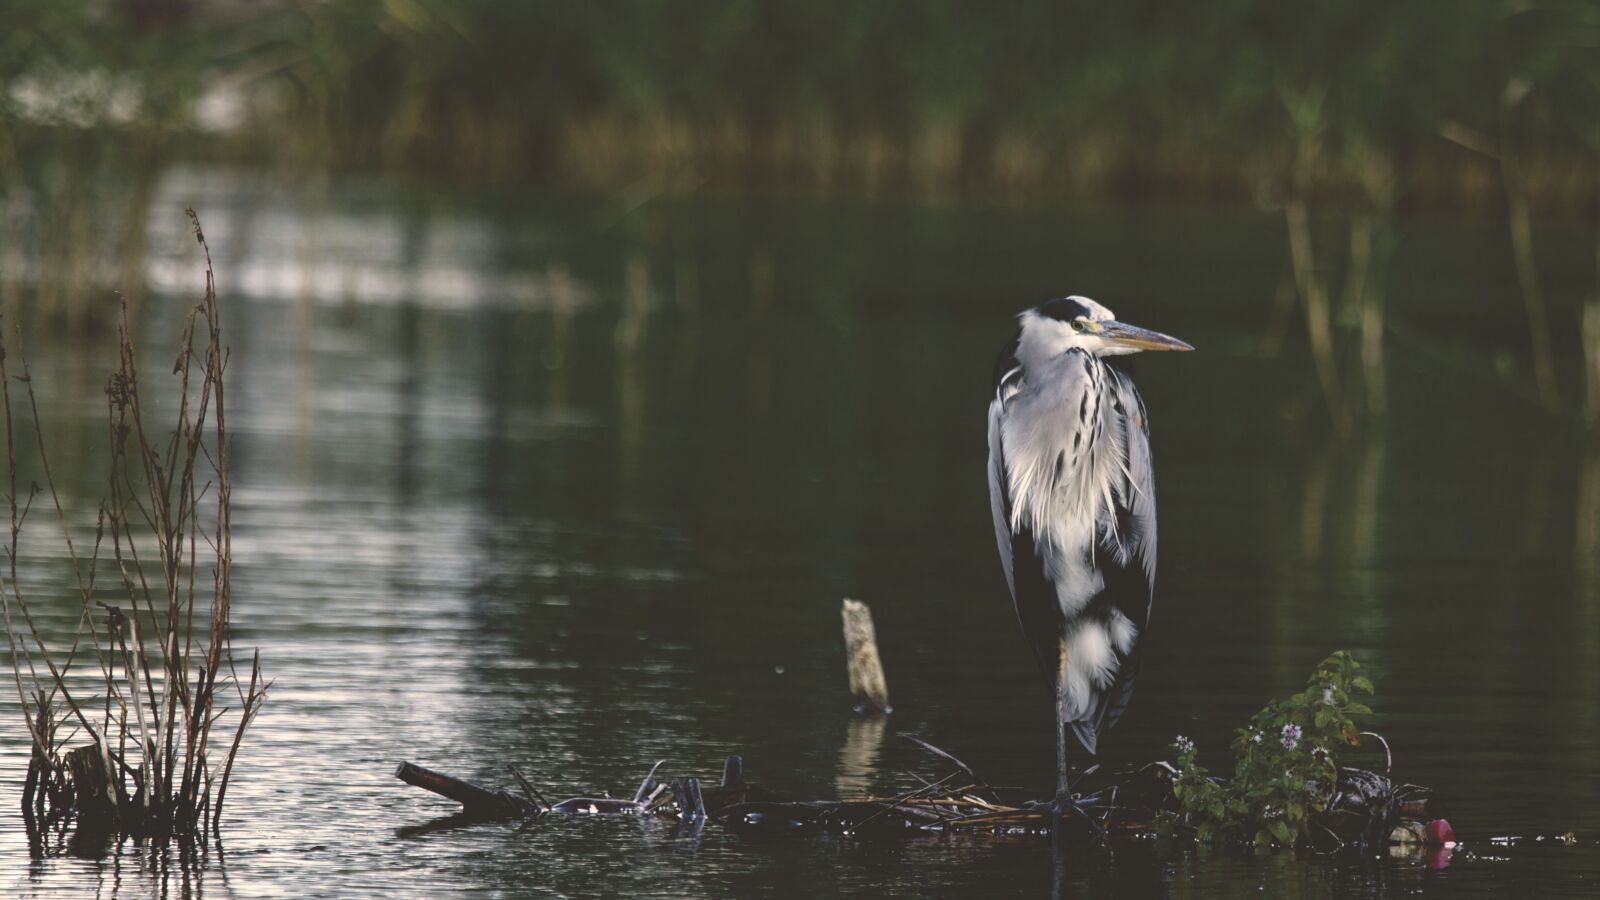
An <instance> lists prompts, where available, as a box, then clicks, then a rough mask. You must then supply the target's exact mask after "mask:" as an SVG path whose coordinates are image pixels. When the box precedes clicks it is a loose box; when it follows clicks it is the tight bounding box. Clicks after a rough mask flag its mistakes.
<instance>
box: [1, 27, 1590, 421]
mask: <svg viewBox="0 0 1600 900" xmlns="http://www.w3.org/2000/svg"><path fill="white" fill-rule="evenodd" d="M0 21H4V22H5V23H6V25H7V28H6V31H5V33H4V34H3V35H0V85H3V86H0V303H4V302H5V301H6V299H7V297H6V295H7V292H8V291H14V288H13V287H12V286H13V285H14V283H15V282H17V281H18V280H19V279H18V277H17V273H18V270H19V269H20V268H22V263H21V262H19V261H32V263H33V264H36V265H37V266H38V267H39V270H40V271H45V272H49V273H51V274H50V275H49V277H47V278H37V277H35V278H31V279H30V278H27V277H23V278H22V279H21V281H23V282H26V283H28V284H31V285H34V286H35V288H34V289H36V290H37V292H38V294H39V296H40V298H41V299H42V300H43V302H42V303H39V304H35V305H36V306H41V307H43V308H46V309H49V308H51V307H52V306H54V305H56V304H58V303H59V304H69V303H70V298H72V297H78V296H83V295H84V294H86V293H87V292H88V291H89V289H91V288H93V287H96V286H99V285H104V284H117V285H124V286H127V287H128V288H129V289H130V290H133V291H137V290H138V289H139V288H138V285H139V278H138V266H139V265H140V262H141V254H142V252H143V247H144V244H145V226H146V223H147V221H148V218H149V216H148V205H149V202H150V196H151V194H152V191H153V189H154V188H153V186H154V185H155V184H156V182H157V180H158V178H159V176H160V174H161V173H162V172H163V171H165V170H167V169H168V168H169V167H171V166H172V165H174V164H178V163H188V162H198V163H217V162H222V163H247V164H253V165H258V166H265V167H269V168H271V167H278V168H281V169H283V170H284V171H286V172H287V173H288V174H289V175H290V176H291V177H292V178H294V179H296V180H302V181H303V180H306V179H308V178H310V179H312V180H315V178H316V177H317V176H321V175H324V174H327V173H332V172H337V171H343V170H356V171H374V170H379V171H387V172H391V173H405V174H408V175H418V176H423V177H434V178H439V179H442V180H447V181H450V182H452V183H461V182H472V183H483V184H493V185H512V184H514V185H527V186H532V187H535V188H554V189H558V190H582V191H588V190H599V191H610V190H616V189H634V188H637V187H640V186H645V187H647V188H649V190H650V191H651V192H657V191H667V192H682V193H687V192H697V191H715V192H721V193H726V194H749V193H755V194H786V195H793V194H808V195H810V194H828V195H840V196H867V197H909V198H915V199H918V200H927V199H932V200H952V199H953V200H965V201H977V202H982V203H989V202H999V203H1006V204H1030V205H1039V204H1049V203H1058V202H1082V201H1084V200H1086V199H1087V200H1096V201H1101V200H1105V201H1112V202H1120V201H1126V200H1138V199H1141V198H1148V197H1162V198H1187V199H1191V200H1199V201H1203V202H1206V203H1210V204H1217V203H1223V204H1239V205H1244V204H1255V205H1256V206H1258V207H1260V208H1262V209H1266V210H1271V211H1274V212H1280V213H1281V214H1282V216H1283V222H1284V227H1285V237H1286V251H1287V252H1286V261H1285V268H1284V276H1283V281H1282V283H1281V285H1280V287H1279V290H1278V300H1277V303H1276V308H1275V309H1274V311H1273V312H1272V313H1271V322H1270V324H1269V326H1268V329H1267V331H1268V339H1267V341H1266V347H1267V349H1268V350H1269V351H1275V350H1276V349H1277V348H1278V346H1279V345H1280V342H1281V340H1282V338H1283V337H1284V335H1285V333H1286V329H1287V328H1288V326H1289V324H1290V323H1291V322H1294V321H1299V322H1301V323H1303V325H1304V328H1305V335H1306V340H1307V343H1308V345H1309V348H1310V352H1311V355H1312V357H1313V358H1314V360H1315V361H1316V366H1317V379H1318V382H1319V386H1320V388H1321V394H1322V396H1323V398H1324V399H1325V400H1326V405H1327V407H1328V411H1329V413H1330V415H1331V418H1332V419H1333V421H1334V422H1335V424H1336V425H1338V426H1339V430H1340V431H1348V430H1350V429H1351V428H1353V427H1355V425H1357V424H1358V423H1359V422H1360V421H1361V420H1362V419H1364V418H1365V417H1366V416H1367V415H1368V414H1379V413H1382V412H1383V409H1384V404H1385V401H1384V394H1385V384H1384V374H1383V373H1384V365H1383V350H1384V343H1385V334H1386V326H1385V310H1386V303H1385V300H1384V293H1385V285H1386V281H1387V279H1386V269H1387V263H1388V261H1389V259H1390V257H1391V255H1392V254H1393V253H1394V252H1395V248H1396V246H1397V243H1398V239H1397V237H1396V234H1397V232H1396V229H1395V223H1396V221H1397V219H1398V218H1399V217H1400V216H1402V215H1404V214H1405V213H1406V212H1408V211H1410V210H1417V209H1425V210H1444V211H1461V210H1466V211H1470V212H1471V213H1472V214H1480V213H1482V214H1488V215H1492V216H1496V217H1500V216H1503V217H1504V218H1505V220H1506V221H1507V222H1508V224H1509V228H1508V231H1507V236H1508V247H1509V250H1510V256H1511V258H1512V260H1513V262H1514V264H1515V266H1516V269H1517V273H1518V282H1519V286H1520V288H1521V294H1522V301H1523V304H1524V308H1525V313H1526V322H1527V325H1528V329H1529V331H1528V334H1529V337H1528V344H1527V346H1528V347H1529V350H1530V358H1531V365H1530V367H1529V369H1528V371H1529V372H1530V374H1531V378H1530V379H1529V380H1530V381H1531V383H1532V384H1531V388H1532V392H1533V393H1535V394H1536V395H1537V397H1538V398H1539V402H1540V403H1541V404H1542V405H1543V406H1545V407H1546V408H1548V409H1550V410H1551V411H1571V410H1573V409H1574V408H1580V409H1581V411H1582V414H1583V416H1584V417H1585V418H1586V419H1588V420H1589V421H1592V422H1600V240H1597V247H1596V261H1597V263H1596V268H1597V271H1596V279H1597V280H1596V283H1595V284H1594V285H1593V286H1585V287H1582V288H1580V290H1581V291H1582V295H1581V299H1580V298H1579V296H1578V295H1577V294H1575V293H1574V292H1573V291H1572V290H1571V287H1572V286H1571V285H1562V286H1560V288H1561V289H1562V290H1564V291H1565V295H1566V296H1564V297H1557V298H1555V301H1554V303H1553V304H1552V303H1547V302H1546V299H1545V293H1546V289H1545V286H1544V285H1542V283H1541V276H1540V271H1539V267H1538V265H1536V254H1535V249H1536V248H1535V246H1534V236H1533V234H1534V233H1533V228H1532V223H1533V222H1534V221H1535V220H1537V219H1538V218H1540V217H1559V218H1566V219H1572V218H1583V219H1592V217H1593V216H1594V215H1595V212H1596V209H1597V206H1600V5H1597V4H1596V3H1594V2H1593V0H1418V2H1412V3H1404V4H1396V3H1390V2H1379V0H1337V2H1336V0H1320V2H1305V3H1279V2H1271V0H1215V2H1212V3H1207V4H1173V3H1167V2H1158V0H1127V2H1122V3H1088V2H1043V0H1035V2H1023V0H1012V2H1000V3H994V4H973V3H960V2H932V0H929V2H918V0H839V2H831V3H818V2H815V0H680V2H673V3H660V2H651V0H603V2H586V3H577V2H554V0H540V2H516V3H504V2H491V0H344V2H327V0H279V2H245V0H215V2H210V3H200V2H196V0H0ZM108 197H109V198H113V201H114V202H107V199H106V198H108ZM92 200H93V201H95V202H91V201H92ZM1596 234H1597V238H1600V230H1597V232H1596ZM8 253H9V255H7V254H8ZM108 260H110V261H109V262H108ZM1591 291H1592V293H1591ZM1552 293H1557V291H1552ZM63 298H67V299H63ZM1552 305H1553V306H1554V307H1555V308H1556V312H1554V313H1552V312H1551V311H1550V307H1551V306H1552ZM1580 305H1581V307H1582V309H1581V311H1580V313H1579V316H1578V319H1577V320H1568V319H1566V318H1565V317H1564V315H1563V313H1562V312H1561V310H1562V308H1563V307H1564V308H1565V309H1568V310H1570V309H1575V308H1578V307H1579V306H1580ZM1572 334H1579V335H1582V346H1583V348H1584V350H1585V354H1584V355H1585V359H1584V360H1583V362H1582V363H1581V364H1580V365H1581V370H1582V374H1581V376H1580V378H1579V379H1578V382H1579V384H1580V385H1581V387H1580V389H1579V390H1580V393H1581V395H1582V399H1581V401H1580V403H1579V404H1574V403H1572V402H1571V398H1572V396H1573V394H1572V392H1571V390H1570V389H1568V390H1567V391H1563V390H1562V388H1561V382H1563V381H1566V382H1568V383H1570V382H1571V381H1572V378H1571V376H1570V375H1564V374H1563V373H1562V372H1561V371H1560V369H1561V368H1562V367H1561V365H1560V364H1559V357H1561V356H1562V354H1563V349H1562V347H1561V346H1560V343H1561V342H1560V341H1559V340H1557V339H1556V338H1553V337H1552V335H1555V336H1557V337H1559V336H1561V335H1572ZM1567 343H1568V344H1569V345H1570V344H1571V343H1572V342H1570V341H1569V342H1567ZM1564 395H1565V396H1564Z"/></svg>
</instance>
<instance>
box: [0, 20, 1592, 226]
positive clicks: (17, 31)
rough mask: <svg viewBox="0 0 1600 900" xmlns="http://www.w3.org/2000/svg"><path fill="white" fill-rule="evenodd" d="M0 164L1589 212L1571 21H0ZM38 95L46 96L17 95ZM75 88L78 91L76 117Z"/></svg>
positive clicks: (1587, 85) (1585, 46)
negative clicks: (74, 159) (1335, 198)
mask: <svg viewBox="0 0 1600 900" xmlns="http://www.w3.org/2000/svg"><path fill="white" fill-rule="evenodd" d="M0 10H3V14H4V21H6V23H7V26H8V27H7V31H8V34H7V36H5V37H4V38H0V79H3V80H4V81H5V83H6V85H7V90H6V91H5V92H4V94H3V96H0V148H3V149H0V153H4V154H8V155H9V156H10V157H16V156H19V155H25V154H26V152H27V149H28V147H29V146H30V143H31V142H30V137H31V136H36V135H37V134H38V133H39V132H40V131H41V130H43V131H58V130H59V129H60V128H61V127H62V126H65V125H74V126H77V127H78V128H79V130H83V129H84V128H89V129H91V130H98V129H104V128H111V129H115V130H117V131H119V132H120V133H123V134H125V135H128V136H130V137H131V136H138V137H140V138H142V139H144V140H152V139H156V138H159V137H161V136H168V137H170V136H171V135H172V134H173V133H180V134H184V135H185V137H187V138H190V140H185V141H184V142H183V143H182V144H181V145H180V146H179V147H178V148H174V147H171V146H164V148H163V149H164V150H165V151H167V152H177V153H181V154H183V155H187V156H200V157H203V158H211V157H214V156H223V157H245V158H251V159H259V160H268V161H286V162H289V163H291V164H301V165H305V164H312V163H315V164H318V165H328V166H358V167H370V166H374V165H383V166H394V167H402V168H406V169H410V170H417V171H424V172H438V173H443V174H447V175H450V176H456V177H460V176H470V177H474V178H489V179H494V180H527V181H533V182H538V183H550V184H580V185H587V186H606V185H615V184H618V183H631V182H633V181H635V180H637V179H641V178H647V179H653V180H663V181H668V182H671V183H678V184H682V185H687V186H698V185H701V184H705V183H708V182H709V183H712V184H717V185H726V186H728V187H731V188H734V189H750V188H757V189H777V190H794V189H798V190H818V189H820V190H839V191H850V192H862V191H865V192H869V193H882V192H903V193H914V194H929V193H932V194H941V193H957V194H962V195H977V196H992V197H996V198H1000V199H1010V200H1038V199H1041V198H1045V199H1047V198H1050V197H1064V196H1078V195H1100V194H1114V195H1123V194H1148V193H1163V192H1165V193H1173V192H1176V193H1185V194H1201V195H1205V196H1218V195H1222V196H1235V197H1239V198H1241V199H1249V198H1250V197H1252V196H1254V195H1255V194H1257V193H1259V192H1261V191H1263V190H1265V191H1267V192H1269V193H1281V192H1285V191H1289V190H1292V189H1294V187H1295V182H1296V180H1299V182H1300V187H1304V188H1315V189H1316V190H1318V191H1323V192H1335V193H1337V194H1338V195H1340V196H1349V197H1351V198H1354V199H1356V200H1358V201H1359V200H1363V199H1364V198H1366V197H1367V195H1369V194H1371V193H1373V192H1374V191H1378V192H1384V193H1388V192H1395V193H1397V194H1398V196H1399V197H1401V198H1402V199H1405V198H1414V199H1415V200H1416V201H1417V202H1425V203H1430V204H1434V205H1449V206H1456V205H1462V204H1474V203H1481V202H1484V201H1488V200H1492V201H1493V202H1496V203H1498V202H1500V190H1499V186H1498V181H1497V178H1496V167H1495V159H1496V158H1498V156H1500V155H1501V154H1503V153H1506V152H1515V153H1516V154H1518V156H1519V158H1520V159H1521V160H1522V161H1523V163H1524V165H1523V170H1524V177H1525V180H1526V181H1527V183H1528V189H1529V190H1530V192H1531V196H1532V197H1533V198H1534V200H1535V202H1536V203H1537V204H1538V206H1540V207H1541V208H1564V209H1569V210H1570V209H1583V208H1587V206H1589V205H1591V204H1592V202H1593V198H1592V192H1593V189H1594V188H1595V186H1596V169H1597V166H1596V163H1595V160H1596V157H1597V154H1600V7H1597V6H1596V5H1595V4H1594V3H1592V2H1585V0H1538V2H1533V0H1515V2H1512V0H1464V2H1463V0H1435V2H1414V3H1407V4H1394V3H1386V2H1375V0H1344V2H1312V3H1294V4H1285V3H1275V2H1268V0H1218V2H1213V3H1208V4H1171V3H1165V2H1156V0H1130V2H1124V3H1115V4H1107V3H1087V2H1003V3H997V4H970V3H957V2H914V0H845V2H834V3H816V2H804V0H761V2H758V0H683V2H675V3H657V2H647V0H613V2H594V3H565V2H519V3H499V2H490V0H346V2H311V0H300V2H279V3H243V2H234V3H230V2H219V3H205V4H202V3H190V2H184V0H120V2H119V0H112V2H105V0H100V2H87V0H78V2H71V0H68V2H60V0H7V2H4V3H0ZM40 93H43V94H52V93H53V94H54V95H56V96H54V97H49V98H45V99H41V98H39V97H37V96H34V95H36V94H40ZM76 94H81V95H83V96H73V95H76Z"/></svg>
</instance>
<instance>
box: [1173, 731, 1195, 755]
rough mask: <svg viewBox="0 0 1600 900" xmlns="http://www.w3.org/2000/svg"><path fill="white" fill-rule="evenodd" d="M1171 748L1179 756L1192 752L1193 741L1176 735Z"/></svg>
mask: <svg viewBox="0 0 1600 900" xmlns="http://www.w3.org/2000/svg"><path fill="white" fill-rule="evenodd" d="M1172 746H1173V748H1174V749H1175V750H1177V751H1178V753H1179V754H1180V755H1181V754H1184V753H1193V752H1194V741H1191V740H1189V739H1188V738H1186V737H1184V736H1183V735H1181V734H1180V735H1178V739H1177V740H1175V741H1173V742H1172Z"/></svg>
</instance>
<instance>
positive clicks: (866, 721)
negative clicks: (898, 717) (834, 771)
mask: <svg viewBox="0 0 1600 900" xmlns="http://www.w3.org/2000/svg"><path fill="white" fill-rule="evenodd" d="M888 724H889V717H888V716H883V715H871V716H856V717H855V718H853V719H851V720H850V725H849V727H848V728H846V729H845V732H844V746H842V747H840V748H839V774H838V775H837V776H836V777H835V778H834V782H833V785H834V790H835V791H836V792H837V793H838V796H839V799H840V800H850V799H853V798H856V797H869V796H871V795H872V782H873V779H874V778H875V777H876V776H877V774H878V756H879V754H880V753H881V752H882V750H883V735H884V731H885V730H886V729H887V728H888Z"/></svg>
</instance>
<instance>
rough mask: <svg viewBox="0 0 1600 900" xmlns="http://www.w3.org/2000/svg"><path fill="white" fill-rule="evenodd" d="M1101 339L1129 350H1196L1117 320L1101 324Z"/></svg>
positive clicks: (1168, 336) (1165, 335) (1169, 337)
mask: <svg viewBox="0 0 1600 900" xmlns="http://www.w3.org/2000/svg"><path fill="white" fill-rule="evenodd" d="M1101 325H1102V327H1101V330H1100V337H1101V339H1103V340H1104V341H1106V342H1107V343H1109V344H1111V345H1112V346H1114V347H1126V348H1128V349H1129V350H1193V349H1194V348H1193V347H1191V346H1189V345H1188V344H1186V343H1184V342H1183V341H1180V340H1178V339H1177V338H1175V337H1173V336H1171V335H1167V334H1162V333H1161V332H1159V331H1151V330H1149V329H1148V328H1140V327H1138V326H1137V325H1127V324H1124V323H1122V322H1118V321H1116V320H1115V319H1113V320H1111V321H1109V322H1103V323H1101Z"/></svg>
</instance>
